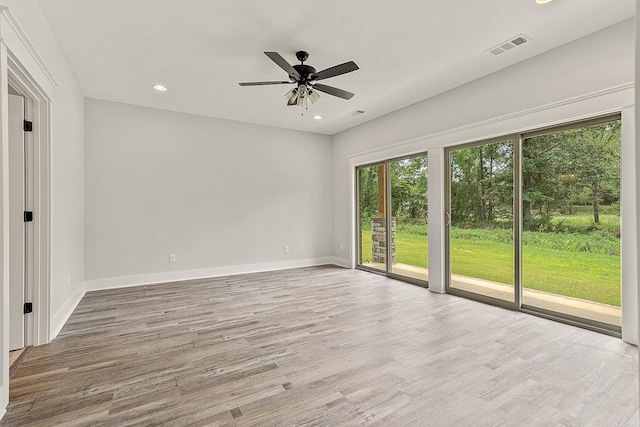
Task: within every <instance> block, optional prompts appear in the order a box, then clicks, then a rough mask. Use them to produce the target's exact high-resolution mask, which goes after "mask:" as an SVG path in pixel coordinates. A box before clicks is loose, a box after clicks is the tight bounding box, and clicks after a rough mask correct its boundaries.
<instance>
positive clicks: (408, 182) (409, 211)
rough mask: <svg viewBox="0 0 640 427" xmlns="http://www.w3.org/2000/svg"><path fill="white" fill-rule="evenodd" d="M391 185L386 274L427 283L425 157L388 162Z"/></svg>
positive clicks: (427, 242)
mask: <svg viewBox="0 0 640 427" xmlns="http://www.w3.org/2000/svg"><path fill="white" fill-rule="evenodd" d="M389 171H390V182H391V201H390V205H391V249H392V254H393V258H392V260H391V265H390V270H389V271H390V272H391V273H393V274H394V275H399V276H404V277H410V278H413V279H417V280H423V281H425V282H426V281H427V280H429V274H428V263H429V259H428V256H427V254H428V244H429V240H428V238H427V157H426V156H418V157H412V158H409V159H400V160H393V161H391V162H389Z"/></svg>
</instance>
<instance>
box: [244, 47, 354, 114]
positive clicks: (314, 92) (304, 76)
mask: <svg viewBox="0 0 640 427" xmlns="http://www.w3.org/2000/svg"><path fill="white" fill-rule="evenodd" d="M264 54H265V55H267V56H268V57H269V58H270V59H271V60H272V61H273V62H275V63H276V64H277V65H278V66H279V67H280V68H282V69H283V70H284V71H286V72H287V74H288V75H289V81H265V82H247V83H239V84H240V86H266V85H280V84H295V85H296V87H294V88H293V89H291V90H290V91H289V92H287V93H286V94H285V97H286V99H287V105H297V106H299V107H301V108H302V114H303V115H304V110H305V109H307V108H308V107H307V100H310V101H311V103H312V104H313V103H316V102H318V100H319V99H320V94H318V91H319V92H323V93H326V94H328V95H332V96H336V97H338V98H342V99H346V100H349V99H351V98H353V96H354V95H355V94H353V93H351V92H347V91H346V90H342V89H338V88H336V87H333V86H327V85H324V84H321V83H316V82H317V81H318V80H324V79H328V78H330V77H335V76H339V75H341V74H346V73H350V72H352V71H356V70H358V69H359V68H358V66H357V65H356V63H355V62H353V61H349V62H345V63H344V64H340V65H335V66H333V67H330V68H327V69H324V70H322V71H319V72H316V69H315V68H314V67H312V66H310V65H306V64H305V63H304V62H305V61H306V60H307V59H308V58H309V53H308V52H305V51H303V50H301V51H298V52H296V58H298V61H300V64H296V65H291V64H289V63H288V62H287V60H286V59H284V58H283V57H282V56H281V55H280V54H279V53H278V52H265V53H264Z"/></svg>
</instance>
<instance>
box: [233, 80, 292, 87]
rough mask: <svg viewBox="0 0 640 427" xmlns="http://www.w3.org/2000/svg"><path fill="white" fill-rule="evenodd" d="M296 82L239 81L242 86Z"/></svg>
mask: <svg viewBox="0 0 640 427" xmlns="http://www.w3.org/2000/svg"><path fill="white" fill-rule="evenodd" d="M293 83H295V82H280V81H278V82H246V83H238V84H239V85H240V86H265V85H288V84H293Z"/></svg>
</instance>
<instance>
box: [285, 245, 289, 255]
mask: <svg viewBox="0 0 640 427" xmlns="http://www.w3.org/2000/svg"><path fill="white" fill-rule="evenodd" d="M284 253H285V254H288V253H289V246H285V247H284Z"/></svg>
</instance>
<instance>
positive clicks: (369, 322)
mask: <svg viewBox="0 0 640 427" xmlns="http://www.w3.org/2000/svg"><path fill="white" fill-rule="evenodd" d="M637 364H638V356H637V349H636V348H635V347H633V346H631V345H628V344H625V343H624V342H622V341H621V340H619V339H616V338H612V337H609V336H606V335H601V334H598V333H595V332H591V331H587V330H583V329H579V328H575V327H572V326H568V325H564V324H561V323H555V322H553V321H549V320H545V319H541V318H538V317H534V316H530V315H527V314H524V313H518V312H511V311H508V310H503V309H500V308H497V307H492V306H489V305H484V304H481V303H478V302H474V301H469V300H465V299H463V298H458V297H454V296H451V295H440V294H434V293H432V292H429V291H428V290H426V289H423V288H420V287H417V286H412V285H409V284H405V283H402V282H398V281H395V280H392V279H388V278H386V277H382V276H378V275H374V274H370V273H366V272H363V271H358V270H345V269H341V268H337V267H329V266H324V267H312V268H302V269H295V270H286V271H278V272H269V273H259V274H250V275H238V276H230V277H221V278H214V279H207V280H193V281H185V282H175V283H168V284H159V285H152V286H140V287H135V288H127V289H116V290H108V291H96V292H89V293H87V294H86V296H85V297H84V299H83V300H82V301H81V302H80V304H79V305H78V307H77V308H76V310H75V312H74V313H73V315H72V316H71V317H70V319H69V321H68V322H67V324H66V325H65V327H64V329H63V330H62V332H61V333H60V335H59V336H58V338H56V339H55V340H54V342H52V343H51V344H49V345H44V346H40V347H35V348H34V349H33V351H32V352H31V353H30V355H29V356H28V357H27V358H26V360H25V361H24V362H23V363H22V365H21V366H20V367H19V368H18V370H17V371H16V373H15V374H14V376H13V377H12V378H11V382H10V404H9V407H8V412H7V414H6V415H5V417H4V418H3V420H2V422H0V425H2V426H22V425H30V426H54V425H65V426H153V425H167V426H275V425H283V426H290V425H323V426H351V425H354V426H356V425H357V426H360V425H375V426H405V425H417V426H423V425H424V426H485V425H491V426H493V425H500V426H529V425H531V426H555V425H558V426H614V425H637V423H638V404H637V402H638V390H637V384H638V378H637Z"/></svg>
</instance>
